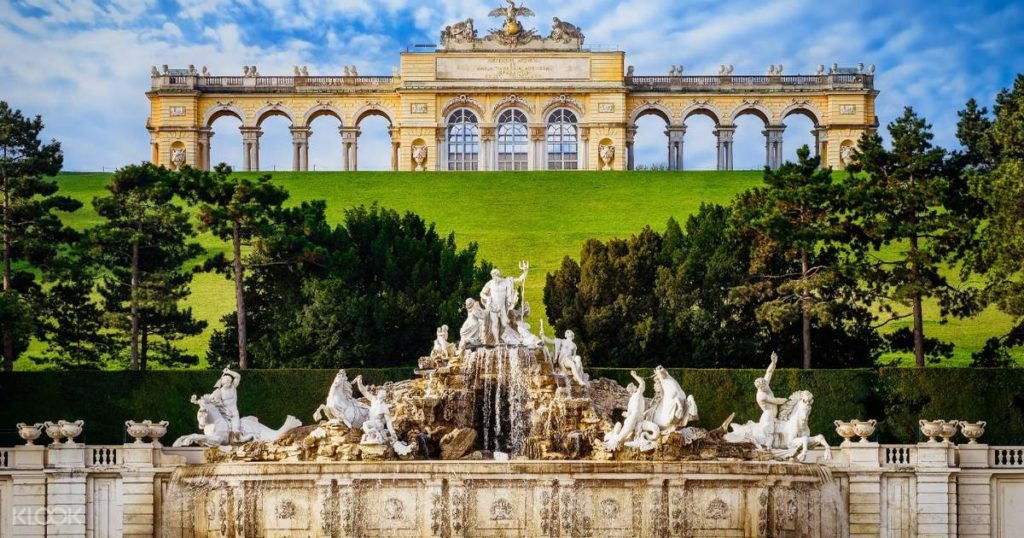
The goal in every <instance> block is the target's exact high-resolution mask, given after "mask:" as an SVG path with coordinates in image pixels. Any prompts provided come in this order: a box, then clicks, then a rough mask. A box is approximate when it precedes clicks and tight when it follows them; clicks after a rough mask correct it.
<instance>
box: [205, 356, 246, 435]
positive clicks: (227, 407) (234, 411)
mask: <svg viewBox="0 0 1024 538" xmlns="http://www.w3.org/2000/svg"><path fill="white" fill-rule="evenodd" d="M241 383H242V376H241V375H239V374H238V372H235V371H233V370H231V369H230V368H225V369H224V371H223V373H222V374H221V376H220V379H218V380H217V383H216V384H214V385H213V392H211V393H210V395H209V396H210V401H211V402H212V403H213V404H214V405H216V406H217V407H218V408H219V409H220V414H221V415H222V416H223V417H224V418H225V419H226V420H227V421H228V426H229V427H230V428H231V433H233V434H237V433H239V432H241V427H240V417H239V415H238V385H239V384H241Z"/></svg>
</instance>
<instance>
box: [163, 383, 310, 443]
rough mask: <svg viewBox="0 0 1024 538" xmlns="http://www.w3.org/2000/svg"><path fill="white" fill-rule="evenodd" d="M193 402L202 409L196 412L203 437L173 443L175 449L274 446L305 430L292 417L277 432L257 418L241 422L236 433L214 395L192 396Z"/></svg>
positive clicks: (195, 434) (197, 436) (188, 437)
mask: <svg viewBox="0 0 1024 538" xmlns="http://www.w3.org/2000/svg"><path fill="white" fill-rule="evenodd" d="M191 402H192V403H193V404H195V405H197V406H198V407H199V409H198V411H197V412H196V420H197V421H198V422H199V428H200V429H201V430H202V432H203V433H193V434H189V435H185V436H182V437H179V438H178V439H177V440H176V441H174V446H176V447H179V446H203V447H222V446H229V445H233V444H239V443H247V442H249V441H267V442H273V441H276V440H278V439H280V438H281V436H282V435H284V434H286V433H288V432H289V431H291V430H293V429H295V428H298V427H299V426H302V422H300V421H299V420H298V419H296V418H295V417H293V416H290V415H289V416H288V417H287V418H286V419H285V421H284V424H283V425H282V426H281V427H280V428H278V429H276V430H273V429H270V428H268V427H267V426H264V425H263V424H260V422H259V420H257V419H256V417H245V418H242V419H241V420H239V421H238V424H239V426H238V430H237V432H234V431H232V427H231V423H230V421H228V419H227V418H225V417H224V415H223V414H221V405H220V402H219V401H218V400H217V397H215V396H214V395H212V394H206V395H204V396H202V397H197V396H196V395H194V394H193V395H192V398H191Z"/></svg>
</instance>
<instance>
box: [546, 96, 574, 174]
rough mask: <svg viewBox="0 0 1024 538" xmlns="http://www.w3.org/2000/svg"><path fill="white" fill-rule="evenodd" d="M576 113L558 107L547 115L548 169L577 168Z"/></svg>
mask: <svg viewBox="0 0 1024 538" xmlns="http://www.w3.org/2000/svg"><path fill="white" fill-rule="evenodd" d="M576 123H577V122H576V114H573V113H572V111H571V110H568V109H565V108H560V109H558V110H556V111H554V112H552V113H551V115H550V116H548V132H547V143H548V170H576V169H578V168H579V160H580V155H579V141H580V134H579V133H580V131H579V126H578V125H577V124H576Z"/></svg>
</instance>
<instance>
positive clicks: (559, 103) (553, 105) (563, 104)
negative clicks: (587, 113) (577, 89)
mask: <svg viewBox="0 0 1024 538" xmlns="http://www.w3.org/2000/svg"><path fill="white" fill-rule="evenodd" d="M560 97H561V96H560ZM560 97H555V98H553V99H551V100H550V101H548V103H547V104H546V105H545V106H544V109H543V110H542V111H541V115H540V117H541V119H542V120H543V121H544V122H545V123H547V121H548V118H550V117H551V114H554V112H555V111H556V110H558V109H560V108H567V109H569V110H571V111H572V113H573V114H576V119H577V120H578V121H580V122H582V121H583V105H582V104H581V103H580V102H579V101H577V100H576V99H573V98H572V97H568V96H566V97H565V99H564V100H563V99H561V98H560Z"/></svg>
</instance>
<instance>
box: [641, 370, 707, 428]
mask: <svg viewBox="0 0 1024 538" xmlns="http://www.w3.org/2000/svg"><path fill="white" fill-rule="evenodd" d="M654 380H655V385H654V392H655V398H654V400H655V401H654V402H653V403H654V405H652V408H651V409H650V410H648V412H647V413H648V420H650V421H651V422H653V423H655V424H657V426H658V428H659V429H660V430H661V433H662V434H667V433H671V432H672V431H674V430H675V429H676V428H685V427H686V426H687V424H689V423H690V421H691V420H696V419H697V418H698V416H697V402H696V401H694V399H693V395H689V396H688V395H687V394H686V393H685V392H683V388H682V387H681V386H679V382H678V381H676V380H675V379H674V378H673V377H672V376H671V375H669V373H668V370H666V369H664V368H662V367H661V366H658V367H657V368H655V369H654Z"/></svg>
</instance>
